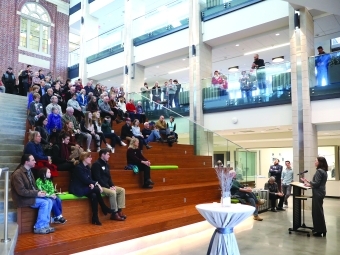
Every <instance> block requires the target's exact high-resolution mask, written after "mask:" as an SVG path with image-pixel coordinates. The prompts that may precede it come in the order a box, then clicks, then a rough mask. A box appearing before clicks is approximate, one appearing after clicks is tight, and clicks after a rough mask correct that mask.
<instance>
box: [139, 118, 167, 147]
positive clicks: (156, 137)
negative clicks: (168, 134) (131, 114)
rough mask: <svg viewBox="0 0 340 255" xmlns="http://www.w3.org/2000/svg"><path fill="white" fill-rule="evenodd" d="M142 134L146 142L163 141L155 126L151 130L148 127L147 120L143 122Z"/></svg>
mask: <svg viewBox="0 0 340 255" xmlns="http://www.w3.org/2000/svg"><path fill="white" fill-rule="evenodd" d="M142 135H143V136H144V139H145V140H146V143H149V142H164V141H163V139H162V138H161V135H160V134H159V130H158V129H157V128H155V129H153V130H151V129H150V125H149V122H145V123H144V128H143V130H142Z"/></svg>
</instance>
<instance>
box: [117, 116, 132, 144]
mask: <svg viewBox="0 0 340 255" xmlns="http://www.w3.org/2000/svg"><path fill="white" fill-rule="evenodd" d="M132 137H133V133H132V127H131V119H130V118H125V124H124V125H123V126H122V129H121V131H120V139H122V140H127V141H130V140H131V138H132Z"/></svg>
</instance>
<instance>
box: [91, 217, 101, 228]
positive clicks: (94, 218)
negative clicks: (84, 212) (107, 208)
mask: <svg viewBox="0 0 340 255" xmlns="http://www.w3.org/2000/svg"><path fill="white" fill-rule="evenodd" d="M92 224H93V225H98V226H101V225H102V223H101V222H100V221H99V219H98V217H92Z"/></svg>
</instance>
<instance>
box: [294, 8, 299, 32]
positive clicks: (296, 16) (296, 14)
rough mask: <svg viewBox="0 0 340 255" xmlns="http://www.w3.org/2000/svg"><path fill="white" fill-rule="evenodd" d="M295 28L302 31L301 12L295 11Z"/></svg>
mask: <svg viewBox="0 0 340 255" xmlns="http://www.w3.org/2000/svg"><path fill="white" fill-rule="evenodd" d="M294 27H295V30H297V29H300V11H299V10H295V14H294Z"/></svg>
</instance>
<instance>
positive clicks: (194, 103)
mask: <svg viewBox="0 0 340 255" xmlns="http://www.w3.org/2000/svg"><path fill="white" fill-rule="evenodd" d="M200 2H201V1H197V0H190V1H189V81H190V119H191V120H192V121H194V122H195V123H197V124H198V125H194V124H192V125H191V127H190V142H191V144H194V145H195V148H196V153H197V154H198V155H212V154H213V150H212V147H213V139H212V138H213V136H212V133H209V132H206V131H204V129H203V128H201V127H200V126H204V117H203V108H202V107H203V106H202V103H203V102H202V89H203V87H204V86H203V84H204V83H203V82H202V80H203V78H206V77H211V76H212V49H211V47H210V46H209V45H207V44H205V43H204V42H203V41H202V22H201V3H200ZM193 48H195V49H196V54H195V55H194V53H195V52H194V50H193ZM209 148H210V149H209Z"/></svg>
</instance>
